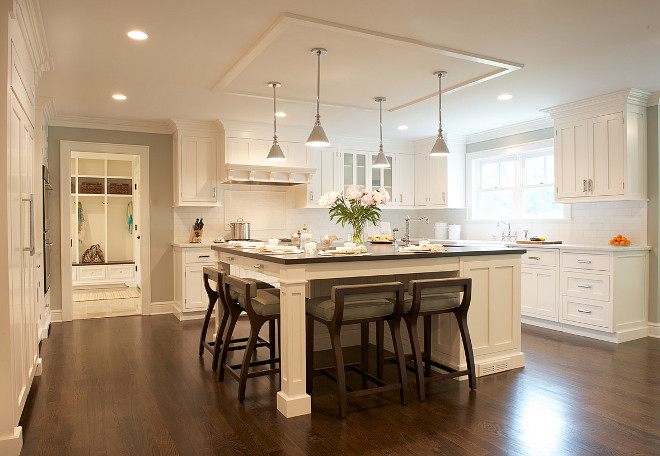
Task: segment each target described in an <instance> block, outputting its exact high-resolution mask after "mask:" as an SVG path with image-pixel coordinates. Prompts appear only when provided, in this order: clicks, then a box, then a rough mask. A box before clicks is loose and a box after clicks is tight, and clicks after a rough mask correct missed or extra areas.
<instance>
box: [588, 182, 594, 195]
mask: <svg viewBox="0 0 660 456" xmlns="http://www.w3.org/2000/svg"><path fill="white" fill-rule="evenodd" d="M588 187H589V191H590V192H593V191H594V181H593V180H592V179H589V186H588Z"/></svg>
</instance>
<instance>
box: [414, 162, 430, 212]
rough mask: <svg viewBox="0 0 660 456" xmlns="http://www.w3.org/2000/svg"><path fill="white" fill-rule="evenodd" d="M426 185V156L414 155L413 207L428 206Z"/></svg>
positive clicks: (427, 174) (427, 177) (427, 170)
mask: <svg viewBox="0 0 660 456" xmlns="http://www.w3.org/2000/svg"><path fill="white" fill-rule="evenodd" d="M428 183H429V169H428V156H426V155H421V154H418V155H415V186H414V187H415V206H427V205H428V204H429V197H428Z"/></svg>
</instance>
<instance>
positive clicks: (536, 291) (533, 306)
mask: <svg viewBox="0 0 660 456" xmlns="http://www.w3.org/2000/svg"><path fill="white" fill-rule="evenodd" d="M521 282H522V284H521V289H522V299H521V312H522V314H523V315H528V316H532V317H536V318H543V319H544V320H552V321H558V317H559V313H558V304H559V301H558V293H557V290H558V284H557V271H555V270H548V269H534V268H522V270H521Z"/></svg>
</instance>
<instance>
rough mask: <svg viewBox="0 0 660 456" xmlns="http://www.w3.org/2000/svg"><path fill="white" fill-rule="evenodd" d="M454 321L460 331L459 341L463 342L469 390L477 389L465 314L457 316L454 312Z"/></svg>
mask: <svg viewBox="0 0 660 456" xmlns="http://www.w3.org/2000/svg"><path fill="white" fill-rule="evenodd" d="M454 316H455V317H456V321H457V322H458V329H459V330H460V331H461V339H462V340H463V350H465V360H466V362H467V368H468V379H469V383H470V389H471V390H476V389H477V378H476V375H475V374H476V372H475V370H474V354H473V353H472V340H471V339H470V331H469V330H468V325H467V312H466V313H464V314H459V313H458V312H454Z"/></svg>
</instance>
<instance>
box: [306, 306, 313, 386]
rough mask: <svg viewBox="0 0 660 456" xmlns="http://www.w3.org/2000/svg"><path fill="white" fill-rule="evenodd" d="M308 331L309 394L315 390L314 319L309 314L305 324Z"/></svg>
mask: <svg viewBox="0 0 660 456" xmlns="http://www.w3.org/2000/svg"><path fill="white" fill-rule="evenodd" d="M305 332H306V333H307V340H306V341H307V349H306V350H305V355H306V358H307V359H306V363H307V394H309V395H310V396H311V395H312V391H313V390H314V319H313V318H312V317H310V316H309V315H308V316H307V322H306V326H305Z"/></svg>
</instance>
